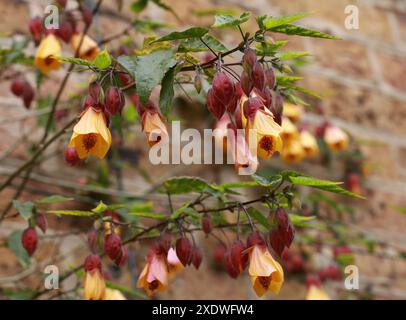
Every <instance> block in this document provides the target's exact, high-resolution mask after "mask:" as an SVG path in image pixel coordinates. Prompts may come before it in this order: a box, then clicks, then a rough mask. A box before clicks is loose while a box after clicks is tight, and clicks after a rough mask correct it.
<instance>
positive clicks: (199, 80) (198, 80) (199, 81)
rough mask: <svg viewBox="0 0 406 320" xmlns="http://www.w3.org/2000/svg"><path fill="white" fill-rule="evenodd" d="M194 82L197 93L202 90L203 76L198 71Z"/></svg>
mask: <svg viewBox="0 0 406 320" xmlns="http://www.w3.org/2000/svg"><path fill="white" fill-rule="evenodd" d="M193 83H194V86H195V89H196V91H197V93H200V91H202V77H201V76H200V74H198V73H196V75H195V79H194V81H193Z"/></svg>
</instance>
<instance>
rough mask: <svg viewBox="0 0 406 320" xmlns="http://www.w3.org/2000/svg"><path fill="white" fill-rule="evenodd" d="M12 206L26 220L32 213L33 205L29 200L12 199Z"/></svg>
mask: <svg viewBox="0 0 406 320" xmlns="http://www.w3.org/2000/svg"><path fill="white" fill-rule="evenodd" d="M13 207H14V208H15V209H16V210H17V211H18V213H19V214H20V215H21V216H22V217H23V218H24V219H25V220H28V219H29V218H31V216H32V215H33V213H34V209H35V205H34V203H32V202H31V201H27V202H24V203H21V202H20V201H18V200H13Z"/></svg>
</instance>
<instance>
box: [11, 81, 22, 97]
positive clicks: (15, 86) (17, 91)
mask: <svg viewBox="0 0 406 320" xmlns="http://www.w3.org/2000/svg"><path fill="white" fill-rule="evenodd" d="M25 83H26V81H25V80H22V79H16V80H14V81H13V82H12V83H11V86H10V90H11V92H12V93H13V94H14V95H15V96H17V97H19V96H21V95H22V94H23V92H24V86H25Z"/></svg>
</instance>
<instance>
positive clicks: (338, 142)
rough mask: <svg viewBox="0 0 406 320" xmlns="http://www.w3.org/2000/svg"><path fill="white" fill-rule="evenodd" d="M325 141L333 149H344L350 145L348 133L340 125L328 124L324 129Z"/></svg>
mask: <svg viewBox="0 0 406 320" xmlns="http://www.w3.org/2000/svg"><path fill="white" fill-rule="evenodd" d="M324 141H325V142H326V143H327V145H328V147H329V148H330V149H331V150H333V151H342V150H345V149H347V147H348V141H349V138H348V135H347V134H346V133H345V132H344V131H343V130H342V129H340V128H339V127H337V126H334V125H331V124H329V125H327V127H326V128H325V131H324Z"/></svg>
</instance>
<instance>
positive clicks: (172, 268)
mask: <svg viewBox="0 0 406 320" xmlns="http://www.w3.org/2000/svg"><path fill="white" fill-rule="evenodd" d="M167 261H168V271H169V276H170V277H172V276H173V275H174V274H175V273H177V272H178V271H180V270H182V269H183V264H182V262H180V260H179V258H178V256H177V255H176V251H175V250H174V249H173V248H170V249H169V250H168V255H167Z"/></svg>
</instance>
